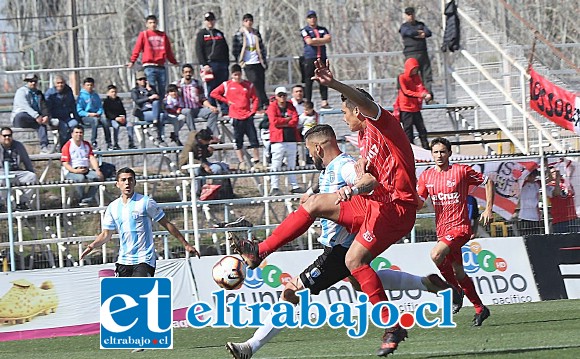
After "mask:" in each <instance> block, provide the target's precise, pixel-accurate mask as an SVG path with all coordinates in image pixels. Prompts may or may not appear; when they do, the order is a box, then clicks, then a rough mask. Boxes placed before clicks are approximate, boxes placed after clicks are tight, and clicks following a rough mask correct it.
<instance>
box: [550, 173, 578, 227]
mask: <svg viewBox="0 0 580 359" xmlns="http://www.w3.org/2000/svg"><path fill="white" fill-rule="evenodd" d="M548 169H549V171H550V172H549V182H548V185H547V186H546V195H547V196H548V198H550V202H551V204H552V207H551V213H552V232H553V233H571V232H578V230H579V229H580V228H579V227H580V221H579V220H578V216H577V215H576V207H575V206H574V188H573V187H572V185H571V184H570V183H568V182H567V181H565V180H564V179H563V178H562V175H561V174H560V171H559V170H558V169H556V168H554V167H552V166H550V167H549V168H548Z"/></svg>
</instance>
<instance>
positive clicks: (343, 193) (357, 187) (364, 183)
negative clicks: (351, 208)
mask: <svg viewBox="0 0 580 359" xmlns="http://www.w3.org/2000/svg"><path fill="white" fill-rule="evenodd" d="M378 183H379V182H378V181H377V179H376V178H375V177H374V176H373V175H371V174H370V173H365V174H363V175H362V177H360V178H359V179H358V180H357V181H356V183H355V184H354V186H352V187H349V186H345V187H342V188H340V189H338V191H336V194H337V195H338V199H337V200H336V202H335V204H339V203H340V202H344V201H348V200H350V199H351V198H352V196H355V195H358V194H368V193H371V192H372V191H373V189H375V187H376V186H377V184H378Z"/></svg>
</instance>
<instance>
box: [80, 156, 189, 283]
mask: <svg viewBox="0 0 580 359" xmlns="http://www.w3.org/2000/svg"><path fill="white" fill-rule="evenodd" d="M116 181H117V188H118V189H120V190H121V196H120V197H119V198H117V199H116V200H114V201H113V202H111V203H110V204H109V206H108V207H107V210H106V211H105V217H104V219H103V224H102V227H103V231H102V232H101V233H100V234H99V235H98V236H97V238H96V239H95V240H94V241H93V243H91V244H89V245H88V247H87V248H86V249H85V250H84V252H83V253H82V255H81V258H80V259H83V258H84V257H85V256H86V255H88V254H89V253H91V251H92V250H93V249H94V248H95V247H97V246H102V245H103V244H105V243H106V242H108V241H110V240H111V237H112V236H113V231H115V230H117V231H118V232H119V257H118V259H117V263H116V269H115V273H116V275H117V277H153V275H154V274H155V261H156V255H155V243H154V241H153V223H152V221H155V222H158V223H159V224H160V225H162V226H163V227H165V229H167V230H168V231H169V233H171V234H172V235H173V236H174V237H175V238H177V239H179V240H180V241H181V243H183V246H184V247H185V251H186V252H189V253H193V254H194V255H196V256H198V257H199V253H198V252H197V250H196V249H195V248H194V247H192V246H191V245H190V244H189V243H187V241H186V240H185V238H184V237H183V235H182V234H181V232H179V230H178V229H177V227H175V225H174V224H173V223H171V222H170V221H169V220H168V219H167V217H166V216H165V213H164V212H163V210H162V209H161V207H159V205H158V204H157V202H155V200H154V199H153V198H151V197H149V196H144V195H142V194H140V193H135V185H136V183H137V181H136V176H135V171H133V170H132V169H131V168H128V167H124V168H121V169H120V170H119V171H117V176H116Z"/></svg>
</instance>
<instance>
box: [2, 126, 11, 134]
mask: <svg viewBox="0 0 580 359" xmlns="http://www.w3.org/2000/svg"><path fill="white" fill-rule="evenodd" d="M3 131H10V134H12V133H13V132H12V129H11V128H10V127H2V128H0V132H3Z"/></svg>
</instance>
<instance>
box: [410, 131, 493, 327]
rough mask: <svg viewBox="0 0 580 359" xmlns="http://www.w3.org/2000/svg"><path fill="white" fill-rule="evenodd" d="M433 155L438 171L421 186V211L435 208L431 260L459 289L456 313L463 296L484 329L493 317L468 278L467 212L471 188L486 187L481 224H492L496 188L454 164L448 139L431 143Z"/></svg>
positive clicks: (469, 233) (426, 174)
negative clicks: (463, 252) (465, 251)
mask: <svg viewBox="0 0 580 359" xmlns="http://www.w3.org/2000/svg"><path fill="white" fill-rule="evenodd" d="M431 154H432V155H433V160H434V161H435V167H432V168H428V169H426V170H425V171H424V172H423V173H421V176H419V180H418V183H417V193H418V194H419V198H420V200H421V201H422V202H421V201H420V202H419V207H422V206H423V204H424V202H425V201H426V200H427V199H429V198H431V202H432V203H433V207H434V208H435V224H436V227H437V244H435V247H434V248H433V250H432V251H431V259H432V260H433V262H434V263H435V265H436V266H437V268H439V270H440V271H441V274H442V275H443V277H444V278H445V280H446V281H447V282H448V283H449V284H451V285H452V286H454V287H455V289H456V291H457V292H458V294H457V292H456V294H455V295H454V299H453V312H454V313H457V312H458V311H459V309H461V306H462V305H463V294H465V295H466V296H467V298H468V299H469V301H470V302H471V303H473V306H474V307H475V316H474V318H473V325H474V326H481V324H482V323H483V321H484V320H485V319H487V318H488V317H489V315H490V313H489V309H488V308H487V307H486V306H484V305H483V303H482V302H481V298H479V295H478V294H477V291H476V290H475V286H474V285H473V281H472V280H471V278H470V277H469V276H467V275H466V274H465V270H464V269H463V259H462V255H461V247H462V246H463V245H465V244H466V243H467V242H468V241H469V240H470V239H471V238H472V231H471V225H470V220H469V214H468V210H467V195H468V193H469V187H470V186H485V197H486V206H485V211H483V213H482V214H481V217H480V220H481V221H482V222H483V224H486V225H487V224H488V223H490V221H491V220H492V219H493V212H492V209H493V197H494V185H493V182H492V180H491V179H489V178H488V177H487V176H485V175H483V174H481V173H480V172H477V171H475V170H474V169H473V168H471V167H470V166H467V165H462V164H457V163H454V164H450V163H449V157H451V143H450V142H449V140H447V139H445V138H440V137H439V138H435V139H434V140H433V141H431Z"/></svg>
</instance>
